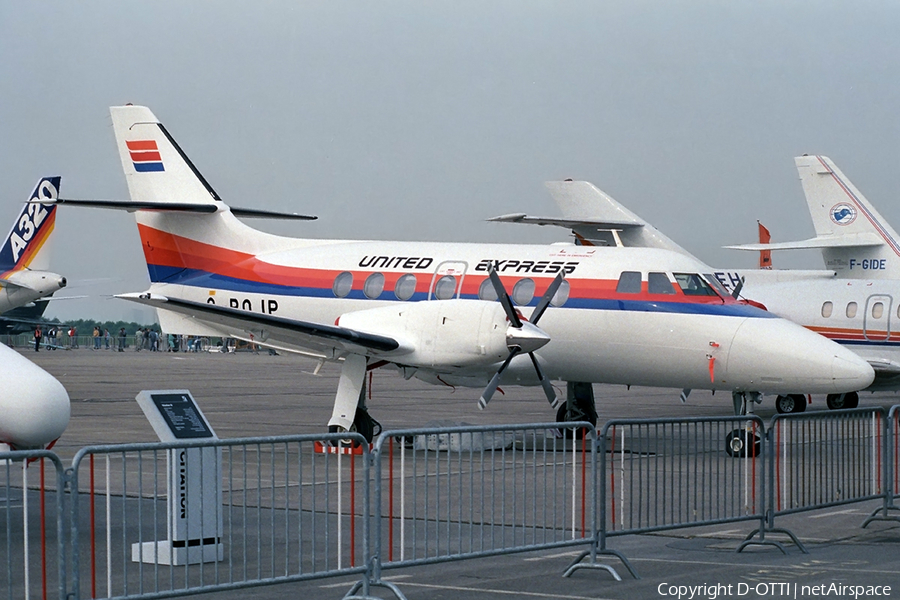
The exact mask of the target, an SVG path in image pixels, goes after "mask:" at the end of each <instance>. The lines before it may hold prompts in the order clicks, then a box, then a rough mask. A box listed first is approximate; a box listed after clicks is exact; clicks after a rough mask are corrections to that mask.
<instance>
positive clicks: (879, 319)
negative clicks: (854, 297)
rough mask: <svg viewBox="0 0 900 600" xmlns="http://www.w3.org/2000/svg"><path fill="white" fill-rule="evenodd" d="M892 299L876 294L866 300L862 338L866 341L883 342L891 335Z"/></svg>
mask: <svg viewBox="0 0 900 600" xmlns="http://www.w3.org/2000/svg"><path fill="white" fill-rule="evenodd" d="M892 300H893V299H892V298H891V297H890V296H886V295H882V294H878V295H873V296H869V298H868V300H866V313H865V315H863V336H864V337H865V338H866V339H867V340H872V341H878V342H883V341H885V340H887V339H888V336H889V335H890V334H891V308H892Z"/></svg>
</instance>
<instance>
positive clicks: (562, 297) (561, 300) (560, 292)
mask: <svg viewBox="0 0 900 600" xmlns="http://www.w3.org/2000/svg"><path fill="white" fill-rule="evenodd" d="M569 289H570V288H569V282H568V281H566V280H565V279H563V281H562V283H560V284H559V288H558V289H557V290H556V293H555V294H553V299H552V300H550V305H551V306H562V305H563V304H565V303H566V302H568V301H569Z"/></svg>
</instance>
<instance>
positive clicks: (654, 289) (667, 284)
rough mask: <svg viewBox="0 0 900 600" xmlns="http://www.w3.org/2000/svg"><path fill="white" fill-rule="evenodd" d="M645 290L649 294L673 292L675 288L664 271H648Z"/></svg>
mask: <svg viewBox="0 0 900 600" xmlns="http://www.w3.org/2000/svg"><path fill="white" fill-rule="evenodd" d="M647 291H648V292H650V293H651V294H674V293H675V288H674V287H672V282H671V281H669V276H668V275H666V274H665V273H650V274H649V275H647Z"/></svg>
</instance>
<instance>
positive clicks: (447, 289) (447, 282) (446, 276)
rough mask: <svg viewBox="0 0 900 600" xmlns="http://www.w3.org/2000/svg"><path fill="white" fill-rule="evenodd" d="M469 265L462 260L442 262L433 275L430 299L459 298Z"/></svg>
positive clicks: (429, 293)
mask: <svg viewBox="0 0 900 600" xmlns="http://www.w3.org/2000/svg"><path fill="white" fill-rule="evenodd" d="M468 266H469V265H468V263H467V262H465V261H461V260H445V261H444V262H442V263H440V264H439V265H438V266H437V268H436V269H435V270H434V275H433V276H432V277H431V286H430V287H429V288H428V299H429V300H450V299H451V298H459V296H460V293H461V292H462V284H463V279H465V276H466V269H467V268H468Z"/></svg>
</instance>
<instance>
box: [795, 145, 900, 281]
mask: <svg viewBox="0 0 900 600" xmlns="http://www.w3.org/2000/svg"><path fill="white" fill-rule="evenodd" d="M794 162H795V163H796V165H797V171H798V173H799V174H800V183H801V184H802V186H803V193H804V195H805V196H806V202H807V204H808V205H809V213H810V216H811V217H812V220H813V226H814V227H815V230H816V239H817V240H821V241H822V242H823V245H822V246H821V247H822V255H823V257H824V258H825V265H826V267H827V268H829V269H834V270H835V271H837V272H838V275H839V276H841V275H843V276H845V277H854V278H884V277H889V278H897V277H900V236H898V235H897V232H896V231H894V229H893V228H892V227H891V226H890V225H889V224H888V223H887V221H885V219H884V218H883V217H882V216H881V215H880V214H879V213H878V211H877V210H875V208H874V207H873V206H872V204H871V203H870V202H869V201H868V200H867V199H866V197H865V196H864V195H863V194H862V193H861V192H860V191H859V190H858V189H857V188H856V186H855V185H853V183H852V182H851V181H850V180H849V179H848V178H847V177H846V176H845V175H844V174H843V173H842V172H841V170H840V169H838V168H837V166H836V165H835V164H834V162H832V161H831V159H829V158H828V157H826V156H798V157H797V158H795V159H794Z"/></svg>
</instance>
